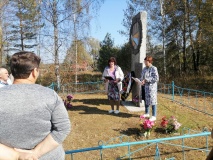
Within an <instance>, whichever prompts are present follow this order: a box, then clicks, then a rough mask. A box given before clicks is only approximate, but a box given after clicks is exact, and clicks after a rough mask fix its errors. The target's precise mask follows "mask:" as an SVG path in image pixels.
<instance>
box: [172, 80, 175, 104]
mask: <svg viewBox="0 0 213 160" xmlns="http://www.w3.org/2000/svg"><path fill="white" fill-rule="evenodd" d="M174 96H175V83H174V81H172V101H174V98H175V97H174Z"/></svg>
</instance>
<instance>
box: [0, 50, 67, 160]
mask: <svg viewBox="0 0 213 160" xmlns="http://www.w3.org/2000/svg"><path fill="white" fill-rule="evenodd" d="M39 64H40V58H39V57H38V56H37V55H36V54H34V53H31V52H26V51H22V52H18V53H15V54H14V55H13V56H12V57H11V60H10V67H11V72H12V75H13V76H14V82H13V85H8V86H5V87H2V88H0V115H1V116H0V160H38V159H39V160H64V159H65V152H64V149H63V146H62V142H63V141H64V140H65V138H66V137H67V135H68V134H69V133H70V128H71V124H70V120H69V116H68V113H67V110H66V108H65V106H64V103H63V101H62V99H61V98H60V97H59V96H58V95H57V93H56V92H55V91H54V90H52V89H49V88H47V87H43V86H41V85H38V84H35V82H36V80H37V78H38V76H39Z"/></svg>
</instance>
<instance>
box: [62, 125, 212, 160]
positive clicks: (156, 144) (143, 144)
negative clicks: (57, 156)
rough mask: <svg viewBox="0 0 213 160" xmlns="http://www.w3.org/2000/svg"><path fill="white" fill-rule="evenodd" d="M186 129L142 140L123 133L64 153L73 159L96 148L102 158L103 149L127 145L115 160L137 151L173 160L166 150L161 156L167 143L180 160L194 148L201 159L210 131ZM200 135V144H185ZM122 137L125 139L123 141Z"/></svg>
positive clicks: (154, 157) (129, 157)
mask: <svg viewBox="0 0 213 160" xmlns="http://www.w3.org/2000/svg"><path fill="white" fill-rule="evenodd" d="M186 130H187V133H185V134H183V135H181V136H174V137H167V138H160V139H150V140H143V141H136V142H129V139H128V137H127V136H125V135H122V136H119V137H116V138H113V139H111V140H109V141H108V142H103V141H99V143H98V146H96V147H91V148H82V149H77V150H67V151H66V152H65V153H66V154H67V155H70V158H71V160H75V154H77V153H79V154H80V153H82V152H90V151H95V150H97V151H99V155H96V156H97V157H99V158H98V159H100V160H103V159H104V154H103V151H104V150H107V149H115V148H121V147H127V149H126V154H125V155H123V156H119V158H116V159H117V160H121V159H127V158H128V159H129V160H131V159H132V158H133V157H134V154H135V153H137V152H140V153H142V157H143V155H144V157H147V156H148V157H149V159H154V160H161V159H162V158H163V159H166V160H174V159H175V157H174V156H171V155H168V151H167V154H166V156H165V155H164V156H162V155H163V154H164V153H165V151H163V148H164V146H165V145H169V146H171V147H173V148H175V150H176V152H178V153H177V154H181V156H179V157H182V158H181V159H182V160H186V159H187V158H188V159H189V157H190V155H188V154H187V153H188V150H195V151H199V153H202V155H201V156H200V157H198V159H199V158H200V159H201V157H202V158H204V157H206V156H207V154H208V153H209V147H208V145H209V143H208V137H209V135H210V134H211V132H207V131H204V132H200V133H194V134H192V133H193V132H195V131H192V130H190V129H186ZM186 130H185V131H186ZM190 133H191V134H190ZM200 137H202V138H204V139H205V141H204V143H202V145H200V144H199V143H195V144H194V145H193V146H191V145H187V141H195V139H197V138H200ZM116 139H119V141H120V143H117V144H112V142H113V141H116ZM123 139H125V141H123ZM199 145H200V146H199ZM134 146H139V147H140V148H137V149H132V148H133V147H134ZM150 148H152V150H151V151H152V152H153V153H150V155H147V154H146V152H147V149H150ZM177 148H179V149H177ZM149 151H150V150H149ZM153 155H154V156H153ZM142 157H140V158H142ZM133 159H134V158H133Z"/></svg>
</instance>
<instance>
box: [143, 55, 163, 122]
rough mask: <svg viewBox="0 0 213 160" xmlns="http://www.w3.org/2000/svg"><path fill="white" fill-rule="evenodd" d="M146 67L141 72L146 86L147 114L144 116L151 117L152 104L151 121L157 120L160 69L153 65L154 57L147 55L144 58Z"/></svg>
mask: <svg viewBox="0 0 213 160" xmlns="http://www.w3.org/2000/svg"><path fill="white" fill-rule="evenodd" d="M144 63H145V65H146V67H144V68H143V70H142V74H141V83H142V85H144V88H145V114H144V117H149V106H150V105H151V106H152V117H151V118H150V120H151V121H155V120H156V115H157V82H158V81H159V75H158V70H157V68H156V67H155V66H153V65H152V63H153V58H152V57H151V56H147V57H146V58H145V59H144Z"/></svg>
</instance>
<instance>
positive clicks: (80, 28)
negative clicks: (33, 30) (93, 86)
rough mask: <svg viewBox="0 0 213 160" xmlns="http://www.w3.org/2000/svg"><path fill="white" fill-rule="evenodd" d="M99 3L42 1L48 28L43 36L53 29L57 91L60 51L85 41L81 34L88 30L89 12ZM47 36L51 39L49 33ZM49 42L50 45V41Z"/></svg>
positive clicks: (43, 15) (42, 9)
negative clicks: (73, 43)
mask: <svg viewBox="0 0 213 160" xmlns="http://www.w3.org/2000/svg"><path fill="white" fill-rule="evenodd" d="M96 2H97V3H96ZM101 2H102V1H98V0H65V1H59V0H46V1H42V4H41V12H42V17H43V18H44V20H45V22H46V25H47V26H48V28H47V30H46V31H45V34H46V35H47V34H48V32H50V28H53V32H54V39H53V43H54V49H53V50H54V53H53V56H54V63H55V74H56V77H57V84H58V89H60V70H59V64H60V63H59V57H60V52H62V51H61V50H62V49H63V50H64V47H67V49H68V48H70V46H71V45H72V42H76V43H75V44H77V41H78V40H80V41H83V39H85V37H84V35H85V34H83V33H85V32H84V31H87V30H88V29H89V23H90V20H91V18H92V17H91V13H90V10H92V9H97V6H98V5H100V4H101ZM95 6H96V7H95ZM86 33H87V32H86ZM73 35H74V36H73ZM80 35H81V36H80ZM48 36H49V37H51V32H50V34H48ZM49 42H50V43H52V41H49ZM62 46H63V47H62ZM76 48H77V47H76ZM48 50H49V49H48ZM75 53H76V54H77V53H78V51H77V50H76V51H75ZM76 58H77V56H76ZM76 62H77V60H76Z"/></svg>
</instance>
